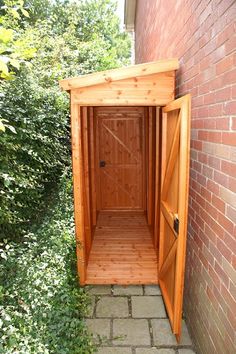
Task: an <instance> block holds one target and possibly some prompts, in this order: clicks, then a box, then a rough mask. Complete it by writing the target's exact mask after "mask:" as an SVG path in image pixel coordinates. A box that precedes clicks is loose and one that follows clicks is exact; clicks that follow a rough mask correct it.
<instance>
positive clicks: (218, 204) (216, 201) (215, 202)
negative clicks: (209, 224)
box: [212, 194, 225, 213]
mask: <svg viewBox="0 0 236 354" xmlns="http://www.w3.org/2000/svg"><path fill="white" fill-rule="evenodd" d="M212 205H214V206H215V207H216V209H218V210H219V211H221V212H222V213H224V212H225V202H224V201H223V200H222V199H220V198H218V197H217V196H216V195H214V194H212Z"/></svg>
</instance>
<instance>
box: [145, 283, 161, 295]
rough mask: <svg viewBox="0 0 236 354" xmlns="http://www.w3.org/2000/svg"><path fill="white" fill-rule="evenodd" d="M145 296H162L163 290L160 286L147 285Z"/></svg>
mask: <svg viewBox="0 0 236 354" xmlns="http://www.w3.org/2000/svg"><path fill="white" fill-rule="evenodd" d="M144 295H161V289H160V287H159V286H158V285H145V286H144Z"/></svg>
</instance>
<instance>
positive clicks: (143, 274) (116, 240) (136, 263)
mask: <svg viewBox="0 0 236 354" xmlns="http://www.w3.org/2000/svg"><path fill="white" fill-rule="evenodd" d="M157 270H158V262H157V253H156V252H155V250H154V246H153V242H152V234H151V230H150V228H149V226H148V225H147V221H146V215H145V213H144V212H139V211H113V212H112V211H102V212H100V213H99V215H98V222H97V226H96V229H95V232H94V239H93V242H92V247H91V251H90V256H89V260H88V266H87V280H86V284H120V285H126V284H158V272H157Z"/></svg>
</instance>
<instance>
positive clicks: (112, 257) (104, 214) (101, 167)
mask: <svg viewBox="0 0 236 354" xmlns="http://www.w3.org/2000/svg"><path fill="white" fill-rule="evenodd" d="M80 110H81V121H82V151H83V156H84V159H83V170H84V174H85V176H84V181H85V190H86V193H85V195H84V203H85V205H86V212H85V220H86V222H85V240H84V241H85V249H86V252H85V253H86V256H85V257H86V258H85V259H86V265H87V267H86V273H87V274H86V281H85V282H86V283H87V284H157V283H158V264H157V257H158V227H159V208H156V209H155V197H156V199H157V200H156V204H157V205H159V192H160V190H159V183H158V181H159V179H160V177H159V175H160V152H159V150H160V146H159V145H160V139H159V130H160V117H159V112H160V111H159V108H156V107H142V106H140V107H131V106H126V107H124V106H123V107H122V106H116V107H115V106H102V107H101V106H100V107H89V108H87V107H81V109H80ZM156 136H157V139H156Z"/></svg>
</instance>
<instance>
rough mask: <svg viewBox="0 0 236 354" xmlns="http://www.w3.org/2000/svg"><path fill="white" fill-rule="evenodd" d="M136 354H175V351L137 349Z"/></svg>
mask: <svg viewBox="0 0 236 354" xmlns="http://www.w3.org/2000/svg"><path fill="white" fill-rule="evenodd" d="M135 354H175V350H174V349H157V348H137V349H136V352H135Z"/></svg>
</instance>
